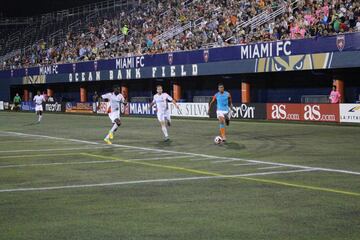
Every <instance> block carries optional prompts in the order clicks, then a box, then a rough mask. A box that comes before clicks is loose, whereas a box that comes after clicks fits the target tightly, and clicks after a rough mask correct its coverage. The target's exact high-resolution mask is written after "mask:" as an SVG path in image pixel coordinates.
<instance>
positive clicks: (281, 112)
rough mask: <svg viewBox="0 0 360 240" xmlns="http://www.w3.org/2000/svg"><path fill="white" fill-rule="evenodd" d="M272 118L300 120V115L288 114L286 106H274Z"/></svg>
mask: <svg viewBox="0 0 360 240" xmlns="http://www.w3.org/2000/svg"><path fill="white" fill-rule="evenodd" d="M271 118H272V119H278V120H300V114H299V113H287V111H286V105H283V104H281V105H272V107H271Z"/></svg>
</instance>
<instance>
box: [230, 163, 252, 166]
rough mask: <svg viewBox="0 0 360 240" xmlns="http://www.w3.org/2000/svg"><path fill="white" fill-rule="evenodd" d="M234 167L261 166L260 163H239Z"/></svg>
mask: <svg viewBox="0 0 360 240" xmlns="http://www.w3.org/2000/svg"><path fill="white" fill-rule="evenodd" d="M232 165H233V166H252V165H259V163H238V164H232Z"/></svg>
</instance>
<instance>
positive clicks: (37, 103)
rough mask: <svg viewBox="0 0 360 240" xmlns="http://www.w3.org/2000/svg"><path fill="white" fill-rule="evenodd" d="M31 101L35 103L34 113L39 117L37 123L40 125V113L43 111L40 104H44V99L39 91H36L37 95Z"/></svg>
mask: <svg viewBox="0 0 360 240" xmlns="http://www.w3.org/2000/svg"><path fill="white" fill-rule="evenodd" d="M33 101H34V102H35V112H36V114H37V115H38V117H39V118H38V123H40V121H41V118H42V112H43V111H44V110H43V106H42V104H43V103H44V102H45V98H44V96H43V95H41V94H40V91H37V95H35V97H34V99H33Z"/></svg>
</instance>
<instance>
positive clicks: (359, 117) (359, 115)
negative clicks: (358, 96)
mask: <svg viewBox="0 0 360 240" xmlns="http://www.w3.org/2000/svg"><path fill="white" fill-rule="evenodd" d="M340 122H347V123H360V104H340Z"/></svg>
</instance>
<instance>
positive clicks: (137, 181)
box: [0, 169, 316, 193]
mask: <svg viewBox="0 0 360 240" xmlns="http://www.w3.org/2000/svg"><path fill="white" fill-rule="evenodd" d="M309 171H316V170H310V169H302V170H292V171H277V172H263V173H248V174H238V175H220V176H201V177H184V178H161V179H149V180H135V181H123V182H110V183H94V184H78V185H64V186H53V187H29V188H10V189H0V193H9V192H32V191H51V190H63V189H76V188H93V187H109V186H120V185H133V184H149V183H169V182H184V181H194V180H206V179H226V178H237V177H249V176H263V175H273V174H287V173H297V172H309Z"/></svg>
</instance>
